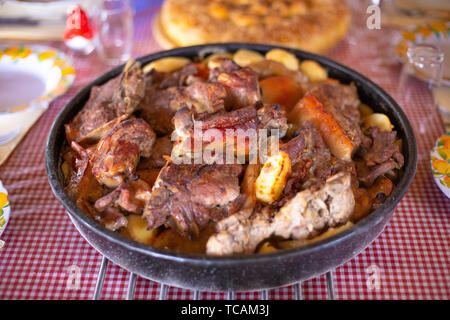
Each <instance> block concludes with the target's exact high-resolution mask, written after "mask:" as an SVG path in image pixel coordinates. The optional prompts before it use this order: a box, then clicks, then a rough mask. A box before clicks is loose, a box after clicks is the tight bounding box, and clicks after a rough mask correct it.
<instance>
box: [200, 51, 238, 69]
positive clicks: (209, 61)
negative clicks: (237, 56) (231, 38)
mask: <svg viewBox="0 0 450 320" xmlns="http://www.w3.org/2000/svg"><path fill="white" fill-rule="evenodd" d="M232 59H233V54H232V53H228V52H223V53H213V54H212V55H210V56H208V57H207V58H206V59H205V60H204V62H205V64H206V65H207V66H208V69H210V70H212V69H214V68H217V67H219V66H220V65H221V64H222V62H224V61H225V60H232Z"/></svg>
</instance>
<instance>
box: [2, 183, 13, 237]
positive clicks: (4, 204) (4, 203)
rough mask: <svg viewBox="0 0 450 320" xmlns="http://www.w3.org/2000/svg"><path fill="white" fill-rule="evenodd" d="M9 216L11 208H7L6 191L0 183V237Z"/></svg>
mask: <svg viewBox="0 0 450 320" xmlns="http://www.w3.org/2000/svg"><path fill="white" fill-rule="evenodd" d="M10 214H11V207H10V206H9V200H8V191H7V190H6V189H5V187H3V184H2V182H1V181H0V236H1V235H2V233H3V231H4V230H5V228H6V225H7V224H8V221H9V216H10Z"/></svg>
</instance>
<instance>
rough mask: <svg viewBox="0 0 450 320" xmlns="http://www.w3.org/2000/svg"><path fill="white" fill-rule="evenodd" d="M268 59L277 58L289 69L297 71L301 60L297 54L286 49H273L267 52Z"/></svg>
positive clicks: (276, 59)
mask: <svg viewBox="0 0 450 320" xmlns="http://www.w3.org/2000/svg"><path fill="white" fill-rule="evenodd" d="M266 59H269V60H275V61H278V62H281V63H282V64H284V66H285V67H286V68H288V69H289V70H293V71H297V70H298V67H299V61H298V59H297V57H296V56H295V55H293V54H292V53H290V52H287V51H286V50H282V49H272V50H270V51H268V52H267V53H266Z"/></svg>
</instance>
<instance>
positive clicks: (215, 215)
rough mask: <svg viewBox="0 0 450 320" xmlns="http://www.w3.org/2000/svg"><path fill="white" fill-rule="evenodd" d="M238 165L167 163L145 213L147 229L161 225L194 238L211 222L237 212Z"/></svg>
mask: <svg viewBox="0 0 450 320" xmlns="http://www.w3.org/2000/svg"><path fill="white" fill-rule="evenodd" d="M241 171H242V166H241V165H184V164H179V165H177V164H174V163H168V164H167V165H166V166H165V167H164V168H163V169H162V170H161V172H160V174H159V177H158V179H157V180H156V182H155V185H154V186H153V189H152V194H151V198H150V201H149V202H148V205H147V207H146V208H145V211H144V216H145V217H146V218H147V220H148V228H149V229H152V228H156V227H158V226H160V225H166V226H168V227H171V228H174V229H176V230H178V232H179V233H181V234H183V235H189V236H196V235H198V234H199V232H200V230H202V229H203V228H205V227H206V225H207V224H208V222H209V221H210V220H212V221H218V220H220V219H222V218H224V217H227V216H228V215H229V214H231V213H234V212H235V211H236V206H237V204H238V203H237V202H238V200H239V199H238V198H239V193H240V187H239V175H240V174H241Z"/></svg>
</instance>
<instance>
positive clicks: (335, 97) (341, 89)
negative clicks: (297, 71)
mask: <svg viewBox="0 0 450 320" xmlns="http://www.w3.org/2000/svg"><path fill="white" fill-rule="evenodd" d="M307 88H308V89H310V90H313V91H314V92H315V95H316V96H317V97H318V98H320V99H323V100H324V102H325V103H326V104H328V105H332V106H333V107H334V108H336V109H337V110H339V111H340V112H341V113H342V114H343V115H344V116H345V117H346V118H348V119H349V120H350V121H351V122H353V123H357V124H359V122H360V114H359V110H358V106H359V104H360V101H359V97H358V91H357V89H356V86H355V85H354V84H353V83H351V84H350V85H345V84H341V83H339V82H338V81H323V82H314V83H309V84H308V85H307Z"/></svg>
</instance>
